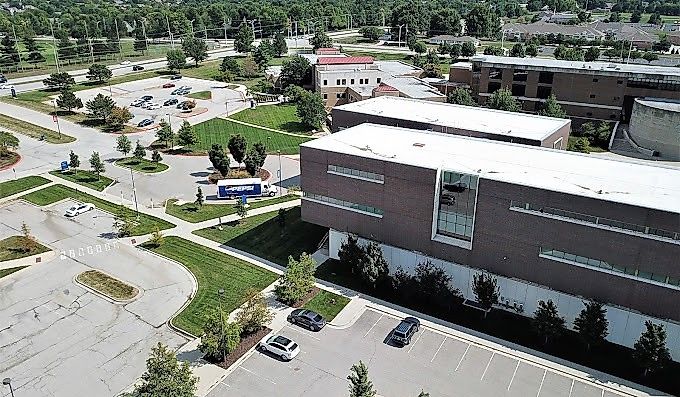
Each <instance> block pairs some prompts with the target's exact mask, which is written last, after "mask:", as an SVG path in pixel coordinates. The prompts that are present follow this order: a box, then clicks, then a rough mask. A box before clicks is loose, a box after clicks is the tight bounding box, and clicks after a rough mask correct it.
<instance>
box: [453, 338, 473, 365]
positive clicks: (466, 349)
mask: <svg viewBox="0 0 680 397" xmlns="http://www.w3.org/2000/svg"><path fill="white" fill-rule="evenodd" d="M468 350H470V344H469V343H468V346H467V348H465V353H463V357H461V358H460V361H458V365H456V369H454V370H453V372H456V371H458V368H459V367H460V364H461V363H462V362H463V359H464V358H465V355H466V354H467V352H468Z"/></svg>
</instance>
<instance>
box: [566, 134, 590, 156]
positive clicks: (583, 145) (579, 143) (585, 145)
mask: <svg viewBox="0 0 680 397" xmlns="http://www.w3.org/2000/svg"><path fill="white" fill-rule="evenodd" d="M572 142H573V143H572ZM567 150H570V151H572V152H579V153H590V142H588V138H585V137H580V138H576V139H574V140H573V141H571V140H570V141H569V143H568V144H567Z"/></svg>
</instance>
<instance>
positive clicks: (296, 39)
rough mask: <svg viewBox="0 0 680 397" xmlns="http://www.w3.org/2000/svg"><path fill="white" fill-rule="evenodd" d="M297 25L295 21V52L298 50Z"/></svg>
mask: <svg viewBox="0 0 680 397" xmlns="http://www.w3.org/2000/svg"><path fill="white" fill-rule="evenodd" d="M297 24H298V21H295V49H296V50H297V48H298V46H297V41H298V26H297Z"/></svg>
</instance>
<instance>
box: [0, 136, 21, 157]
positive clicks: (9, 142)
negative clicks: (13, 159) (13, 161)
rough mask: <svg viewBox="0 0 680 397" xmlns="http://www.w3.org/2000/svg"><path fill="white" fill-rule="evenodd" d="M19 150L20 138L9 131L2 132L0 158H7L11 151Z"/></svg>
mask: <svg viewBox="0 0 680 397" xmlns="http://www.w3.org/2000/svg"><path fill="white" fill-rule="evenodd" d="M18 148H19V138H17V137H15V136H14V135H12V134H11V133H9V132H7V131H0V157H7V156H8V155H9V154H10V150H17V149H18Z"/></svg>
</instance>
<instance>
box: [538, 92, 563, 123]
mask: <svg viewBox="0 0 680 397" xmlns="http://www.w3.org/2000/svg"><path fill="white" fill-rule="evenodd" d="M538 114H540V115H541V116H548V117H557V118H560V119H566V118H567V112H565V111H564V109H562V106H560V104H559V103H557V98H555V94H550V96H549V97H548V99H547V100H546V101H545V105H544V106H543V109H541V110H540V111H539V112H538Z"/></svg>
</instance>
